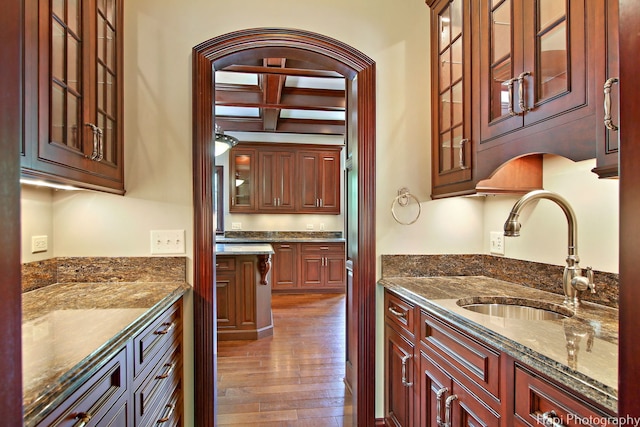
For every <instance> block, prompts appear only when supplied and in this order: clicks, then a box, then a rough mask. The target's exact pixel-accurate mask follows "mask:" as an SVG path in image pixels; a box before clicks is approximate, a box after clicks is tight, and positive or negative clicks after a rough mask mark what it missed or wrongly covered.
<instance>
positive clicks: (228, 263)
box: [216, 256, 236, 271]
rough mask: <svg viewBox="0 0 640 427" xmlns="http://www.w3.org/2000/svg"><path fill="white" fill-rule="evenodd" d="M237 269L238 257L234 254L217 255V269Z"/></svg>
mask: <svg viewBox="0 0 640 427" xmlns="http://www.w3.org/2000/svg"><path fill="white" fill-rule="evenodd" d="M235 270H236V258H235V257H232V256H229V257H227V256H217V257H216V271H235Z"/></svg>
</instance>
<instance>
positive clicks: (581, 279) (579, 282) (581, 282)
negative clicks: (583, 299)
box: [571, 267, 596, 294]
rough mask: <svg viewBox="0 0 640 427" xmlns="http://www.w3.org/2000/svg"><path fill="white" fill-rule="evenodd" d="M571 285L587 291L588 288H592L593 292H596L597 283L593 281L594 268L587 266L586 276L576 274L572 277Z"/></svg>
mask: <svg viewBox="0 0 640 427" xmlns="http://www.w3.org/2000/svg"><path fill="white" fill-rule="evenodd" d="M571 286H573V287H574V288H575V289H576V290H578V291H586V290H587V289H590V290H591V293H592V294H595V293H596V285H595V283H594V281H593V268H591V267H587V268H586V275H585V276H576V277H574V278H573V279H571Z"/></svg>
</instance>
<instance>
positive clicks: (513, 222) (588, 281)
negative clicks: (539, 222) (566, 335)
mask: <svg viewBox="0 0 640 427" xmlns="http://www.w3.org/2000/svg"><path fill="white" fill-rule="evenodd" d="M538 199H548V200H551V201H553V202H555V203H556V204H557V205H558V206H560V208H561V209H562V211H563V212H564V214H565V216H566V217H567V223H568V228H569V230H568V231H569V237H568V240H569V241H568V252H569V253H568V255H567V265H566V266H565V268H564V274H563V277H562V289H563V291H564V303H565V305H567V306H569V307H572V308H577V307H578V306H579V305H580V294H581V293H582V292H583V291H586V290H587V289H590V290H591V293H595V292H596V290H595V285H594V283H593V270H592V269H591V267H587V268H586V275H585V276H583V275H582V269H581V268H580V266H579V265H578V263H579V262H580V258H579V257H578V224H577V221H576V215H575V213H574V212H573V209H571V206H570V205H569V203H568V202H567V201H566V200H565V199H564V198H563V197H561V196H560V195H559V194H556V193H552V192H551V191H546V190H535V191H531V192H529V193H527V194H525V195H524V196H522V197H521V198H520V200H518V201H517V202H516V204H515V205H513V208H512V209H511V213H510V214H509V218H507V221H506V222H505V223H504V235H505V236H513V237H518V236H520V227H521V224H520V223H519V222H518V217H519V216H520V212H521V211H522V209H523V208H524V207H525V206H526V205H527V204H528V203H529V202H531V201H533V200H538Z"/></svg>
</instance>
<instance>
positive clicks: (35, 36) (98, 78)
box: [21, 0, 124, 194]
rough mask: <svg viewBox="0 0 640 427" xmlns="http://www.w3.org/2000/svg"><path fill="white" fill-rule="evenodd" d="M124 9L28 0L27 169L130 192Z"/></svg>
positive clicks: (107, 3)
mask: <svg viewBox="0 0 640 427" xmlns="http://www.w3.org/2000/svg"><path fill="white" fill-rule="evenodd" d="M122 8H123V0H90V1H79V0H68V1H65V2H46V1H38V0H29V1H27V2H25V44H26V45H27V47H28V48H27V49H26V50H25V52H26V53H25V64H26V67H25V70H26V73H25V100H26V102H25V140H26V141H29V143H27V144H26V145H25V147H24V150H23V151H24V153H23V156H22V165H21V166H22V174H23V176H25V177H30V178H39V179H47V180H50V181H54V182H59V183H64V184H73V185H76V186H79V187H84V188H91V189H97V190H102V191H108V192H112V193H118V194H123V193H124V173H123V108H122V105H123V101H122V93H123V35H122V29H123V23H122V17H123V11H122Z"/></svg>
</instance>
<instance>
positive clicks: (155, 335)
mask: <svg viewBox="0 0 640 427" xmlns="http://www.w3.org/2000/svg"><path fill="white" fill-rule="evenodd" d="M181 330H182V300H179V301H178V302H176V303H175V304H173V305H172V306H171V307H170V308H169V309H168V310H167V311H165V312H164V313H163V314H161V315H160V316H158V318H157V319H156V320H155V321H154V322H153V323H152V324H151V325H149V326H148V327H147V328H146V329H145V330H144V331H142V332H141V333H140V334H139V335H138V336H136V337H135V338H134V340H133V345H134V349H133V351H134V361H133V376H134V379H135V378H138V376H140V374H141V373H142V372H144V371H145V370H146V369H149V368H150V365H151V362H152V360H153V359H154V358H155V356H157V355H159V352H160V351H161V350H165V349H166V348H167V347H168V346H169V345H170V344H171V342H172V341H173V339H174V337H175V336H181Z"/></svg>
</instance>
